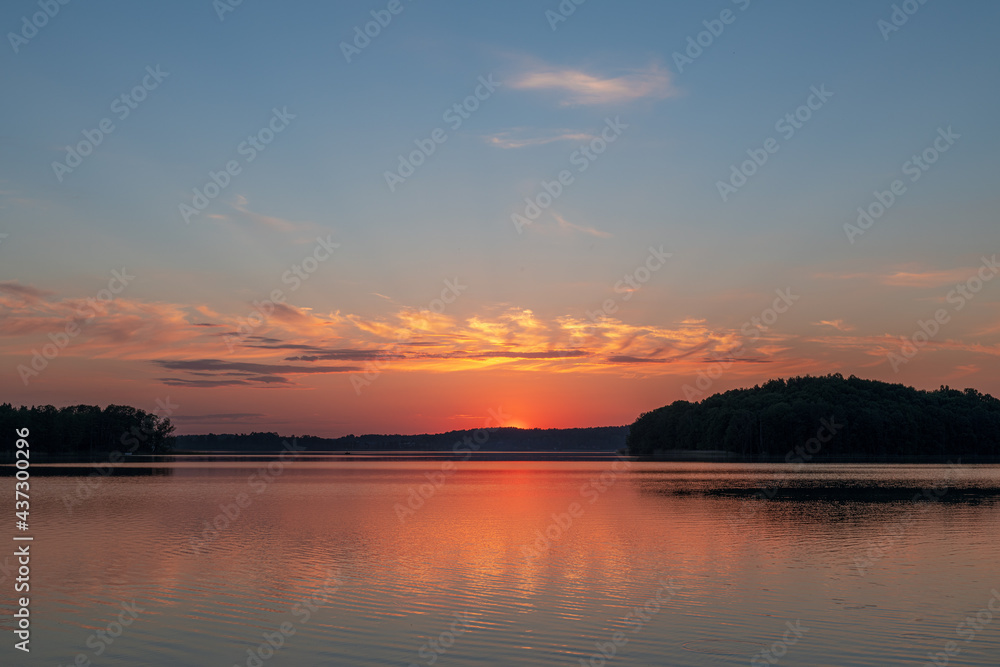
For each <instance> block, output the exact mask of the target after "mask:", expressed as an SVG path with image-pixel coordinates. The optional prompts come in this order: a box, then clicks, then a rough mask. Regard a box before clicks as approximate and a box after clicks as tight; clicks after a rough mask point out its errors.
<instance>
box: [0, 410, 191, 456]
mask: <svg viewBox="0 0 1000 667" xmlns="http://www.w3.org/2000/svg"><path fill="white" fill-rule="evenodd" d="M23 428H27V429H28V430H29V435H28V438H27V440H28V441H29V442H30V443H31V453H32V454H39V455H45V456H51V457H60V458H62V457H65V458H67V459H73V460H89V459H93V458H100V457H105V456H107V454H109V453H111V452H115V451H117V452H120V453H121V454H122V455H125V454H160V453H164V452H168V451H170V450H171V448H172V445H173V443H172V440H173V438H172V437H171V435H170V434H171V433H173V431H174V427H173V425H172V424H171V423H170V419H168V418H161V417H158V416H156V415H155V414H150V413H148V412H144V411H142V410H139V409H137V408H133V407H129V406H127V405H109V406H107V407H106V408H104V409H101V408H100V407H99V406H96V405H72V406H68V407H65V408H56V407H53V406H51V405H44V406H35V407H30V408H28V407H24V406H21V407H18V408H15V407H13V406H12V405H11V404H10V403H4V404H2V405H0V433H3V434H4V438H3V440H2V442H3V445H2V449H0V451H3V452H4V453H5V454H6V455H7V456H8V457H9V456H10V455H11V454H12V452H13V450H14V439H13V437H12V436H13V435H14V430H15V429H23Z"/></svg>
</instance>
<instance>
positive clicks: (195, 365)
mask: <svg viewBox="0 0 1000 667" xmlns="http://www.w3.org/2000/svg"><path fill="white" fill-rule="evenodd" d="M153 363H155V364H158V365H159V366H162V367H163V368H165V369H167V370H172V371H188V372H190V373H199V374H217V375H262V374H272V375H274V374H282V375H300V374H311V373H352V372H354V371H358V370H361V369H360V368H358V367H357V366H291V365H288V364H285V365H279V364H255V363H249V362H245V361H222V360H221V359H193V360H190V361H176V360H174V361H172V360H168V359H161V360H155V361H154V362H153Z"/></svg>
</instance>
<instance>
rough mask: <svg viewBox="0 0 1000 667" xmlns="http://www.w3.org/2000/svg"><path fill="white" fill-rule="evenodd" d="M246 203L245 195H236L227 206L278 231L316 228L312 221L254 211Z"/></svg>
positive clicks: (255, 221) (299, 230) (250, 219)
mask: <svg viewBox="0 0 1000 667" xmlns="http://www.w3.org/2000/svg"><path fill="white" fill-rule="evenodd" d="M248 204H249V202H248V201H247V198H246V197H244V196H243V195H236V200H235V201H233V202H232V203H230V204H229V206H230V207H231V208H232V209H233V210H234V211H236V212H237V213H238V214H239V215H238V217H242V218H243V219H245V220H249V221H250V222H253V223H255V224H257V225H260V226H261V227H267V228H268V229H273V230H275V231H278V232H286V233H287V232H301V231H307V230H313V229H316V225H315V224H314V223H312V222H293V221H291V220H286V219H284V218H278V217H274V216H270V215H261V214H260V213H255V212H254V211H251V210H250V208H249V207H248ZM210 217H211V216H210Z"/></svg>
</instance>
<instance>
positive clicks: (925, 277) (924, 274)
mask: <svg viewBox="0 0 1000 667" xmlns="http://www.w3.org/2000/svg"><path fill="white" fill-rule="evenodd" d="M975 273H976V269H974V268H968V269H951V270H950V271H897V272H895V273H891V274H888V275H884V276H881V282H882V284H884V285H894V286H898V287H939V286H941V285H949V284H955V283H959V282H964V281H965V280H966V279H967V278H969V276H972V275H974V274H975Z"/></svg>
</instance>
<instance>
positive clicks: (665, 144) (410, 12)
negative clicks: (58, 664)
mask: <svg viewBox="0 0 1000 667" xmlns="http://www.w3.org/2000/svg"><path fill="white" fill-rule="evenodd" d="M897 4H899V3H897ZM902 4H903V5H906V6H907V8H910V9H915V12H914V13H912V15H909V14H905V13H901V14H897V15H896V16H895V17H893V13H894V10H893V3H892V2H888V1H886V2H871V1H870V0H850V1H846V2H826V3H798V2H778V3H775V2H769V3H766V2H762V1H761V0H735V1H732V2H730V1H729V0H717V1H715V2H698V3H694V2H689V3H665V2H654V1H649V2H614V3H612V2H604V1H602V0H590V1H589V2H585V3H583V4H582V5H579V6H576V5H574V4H573V3H572V2H570V1H569V0H566V1H565V2H563V5H562V6H563V7H564V8H565V7H570V6H572V7H575V11H574V12H573V13H572V14H571V15H569V16H566V17H563V16H562V15H560V14H558V12H559V9H558V8H559V6H560V5H559V2H558V1H557V0H548V1H543V2H528V1H521V0H511V1H508V2H504V3H490V4H488V5H487V4H485V3H471V2H468V3H448V2H434V1H433V0H413V1H411V0H399V2H398V4H397V3H396V2H389V0H384V1H383V0H376V1H372V2H337V3H325V2H301V3H280V4H279V3H264V2H254V1H249V0H248V1H246V2H242V3H241V4H239V5H238V6H235V7H229V5H228V4H227V3H226V0H219V1H218V2H217V3H216V4H215V5H213V3H212V2H211V1H210V0H198V1H191V0H189V1H185V2H170V3H155V4H154V3H124V2H119V3H83V2H80V3H77V2H71V3H69V4H66V5H58V13H56V14H55V15H54V16H51V17H47V16H43V15H41V14H39V12H40V11H41V10H40V9H39V5H38V4H37V2H27V1H25V0H16V1H13V2H6V3H4V4H3V7H2V9H0V28H2V32H3V33H4V35H5V39H4V43H3V45H2V46H0V62H2V66H0V85H2V89H3V90H4V92H5V94H4V95H3V98H2V101H0V110H2V114H3V118H4V121H5V122H4V123H3V126H2V128H0V373H2V375H0V378H2V379H0V388H2V394H0V402H11V403H14V404H15V405H17V404H26V405H37V404H49V403H51V404H54V405H57V406H62V405H72V404H79V403H86V404H100V405H106V404H108V403H118V404H122V403H124V404H130V405H134V406H135V407H138V408H142V409H144V410H149V411H152V410H153V409H154V408H156V407H157V400H158V399H159V400H160V401H164V400H166V399H168V398H169V401H170V402H171V403H172V404H174V405H176V406H178V407H177V408H176V409H174V410H173V414H172V415H171V419H172V420H173V421H174V423H175V424H176V425H177V426H178V433H203V432H209V431H215V432H233V431H235V432H241V431H246V432H249V431H253V430H256V431H279V432H281V433H282V434H304V433H309V434H315V435H324V436H338V435H344V434H348V433H356V434H360V433H416V432H427V431H431V432H438V431H445V430H450V429H458V428H470V427H473V428H476V427H479V426H482V425H483V423H484V422H485V421H486V419H487V418H488V417H489V415H490V411H491V410H498V409H500V410H502V412H503V414H505V415H507V416H508V417H509V421H508V422H507V425H513V426H528V427H571V426H599V425H612V424H626V423H630V422H631V421H633V420H634V419H635V418H636V416H638V414H639V413H640V412H643V411H646V410H650V409H653V408H656V407H659V406H661V405H665V404H667V403H670V402H672V401H674V400H677V399H681V398H685V397H688V398H693V399H695V400H697V399H698V398H701V397H704V396H706V395H709V394H711V393H714V392H717V391H724V390H726V389H731V388H734V387H741V386H752V385H753V384H755V383H758V382H761V381H763V380H766V379H768V378H771V377H782V376H789V375H801V374H807V373H808V374H825V373H831V372H840V373H843V374H844V375H849V374H856V375H859V376H863V377H868V378H874V379H880V380H886V381H891V382H902V383H905V384H911V385H915V386H917V387H920V388H925V389H934V388H937V387H938V386H939V385H941V384H949V385H951V386H954V387H968V386H971V387H976V388H977V389H980V390H982V391H986V392H990V393H993V394H994V395H997V394H1000V373H998V370H1000V363H998V362H1000V280H993V278H994V277H996V276H997V275H998V274H997V272H998V271H1000V267H998V266H997V265H996V264H995V259H994V258H995V257H996V254H997V253H998V251H1000V247H998V246H1000V244H998V243H997V240H998V233H997V228H998V218H997V211H998V210H1000V188H998V186H997V176H998V173H1000V172H998V167H997V159H998V158H997V156H998V155H1000V133H998V132H997V129H996V119H997V117H998V115H1000V113H998V112H1000V92H998V89H997V86H996V82H997V81H998V80H1000V43H998V42H997V40H996V39H995V34H996V29H997V21H998V19H1000V5H998V4H997V3H994V2H986V1H980V2H963V3H946V2H928V3H926V4H923V5H920V4H919V3H917V2H916V1H915V0H910V2H909V3H907V2H904V3H902ZM911 5H912V7H911ZM220 7H226V8H230V9H231V10H232V11H222V10H220ZM390 8H391V9H394V10H397V13H395V14H393V13H392V12H391V11H390ZM546 11H548V12H549V14H548V15H547V14H546ZM900 11H901V10H900ZM372 12H374V16H373V14H372ZM33 15H34V16H35V17H36V18H35V21H36V22H37V23H38V24H41V27H36V26H35V25H33V24H32V23H31V22H32V20H33V19H32V16H33ZM25 17H27V18H25ZM39 17H41V18H44V19H45V20H44V21H42V20H41V18H39ZM386 17H388V18H386ZM554 17H558V19H556V18H554ZM561 19H565V20H561ZM904 19H905V21H904ZM378 20H381V21H382V22H383V23H384V24H385V25H380V24H378V23H374V22H376V21H378ZM893 20H895V21H896V23H895V24H894V23H893ZM880 22H881V23H880ZM366 24H369V25H368V29H369V32H370V33H372V34H375V36H374V37H367V36H365V37H358V35H359V34H360V35H364V30H365V26H366ZM897 24H899V25H897ZM26 26H27V27H26ZM356 28H357V30H356ZM897 28H898V29H897ZM376 29H377V30H376ZM699 33H700V34H699ZM713 33H717V34H713ZM12 35H13V37H12ZM689 38H690V40H689ZM699 40H700V41H701V45H699V43H698V42H699ZM123 96H124V97H123ZM456 105H458V108H457V109H456V108H455V107H456ZM796 114H798V116H796ZM786 115H788V116H787V117H786ZM102 128H103V129H102ZM91 144H96V145H93V146H92V145H91ZM67 146H70V147H72V154H71V151H70V150H69V149H68V148H67ZM78 147H79V148H78ZM431 149H432V150H431ZM78 154H79V155H78ZM411 155H412V156H413V159H412V160H411ZM401 156H402V157H401ZM914 158H916V160H914ZM754 159H756V160H757V162H756V163H755V162H753V160H754ZM401 160H402V161H403V162H404V163H403V164H402V165H401ZM748 161H749V162H748ZM414 163H418V164H416V166H414ZM227 169H228V170H229V171H228V172H227ZM734 170H735V174H734ZM741 170H742V172H741ZM387 173H388V175H387ZM213 174H214V181H213ZM747 174H749V175H747ZM560 178H561V179H562V180H561V181H560ZM897 180H898V183H896V184H895V185H894V181H897ZM196 191H197V192H198V193H197V194H196ZM876 193H878V194H876ZM203 196H204V199H202V197H203ZM890 199H891V200H892V201H891V203H889V202H890ZM880 200H881V202H880ZM536 207H537V208H536ZM859 207H861V209H862V211H868V212H869V213H870V214H871V215H872V217H871V218H870V219H867V220H866V219H864V218H863V219H862V221H861V225H860V226H859V225H858V218H859ZM883 207H885V208H884V210H883ZM845 225H847V227H846V228H845ZM852 225H853V226H852ZM88 299H90V300H91V301H89V302H88ZM272 300H273V301H272ZM274 301H276V302H277V303H276V304H275V303H274ZM772 309H773V310H772ZM778 311H782V312H778ZM935 317H937V321H934V320H935ZM753 318H756V321H755V320H754V319H753ZM932 321H933V323H929V322H932ZM921 322H923V324H924V330H926V331H927V332H928V333H927V335H924V334H923V333H919V334H918V333H917V332H921ZM758 323H759V325H758ZM67 327H69V330H67ZM76 327H78V329H77V328H76ZM72 332H75V333H72ZM915 335H916V338H917V341H918V346H917V347H915V348H914V349H913V350H910V351H909V352H915V354H911V355H910V356H908V357H907V356H905V355H906V354H908V353H907V352H906V351H905V350H904V347H903V341H902V340H901V339H902V338H906V339H912V338H913V337H914V336H915ZM925 339H929V340H927V342H925ZM47 345H48V348H46V346H47ZM891 355H897V356H896V357H892V356H891ZM46 357H48V358H46ZM33 364H34V366H33ZM376 364H377V365H376ZM709 375H711V376H714V377H712V378H710V377H709ZM685 387H687V389H685ZM692 392H694V393H692Z"/></svg>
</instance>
